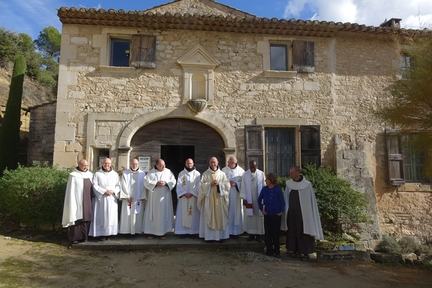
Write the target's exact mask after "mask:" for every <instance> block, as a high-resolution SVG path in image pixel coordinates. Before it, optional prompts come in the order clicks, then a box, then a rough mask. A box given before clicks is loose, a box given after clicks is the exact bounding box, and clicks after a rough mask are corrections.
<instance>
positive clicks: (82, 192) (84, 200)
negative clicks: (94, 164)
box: [62, 159, 93, 244]
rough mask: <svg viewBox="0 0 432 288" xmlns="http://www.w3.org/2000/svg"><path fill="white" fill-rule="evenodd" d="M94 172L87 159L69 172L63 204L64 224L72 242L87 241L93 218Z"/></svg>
mask: <svg viewBox="0 0 432 288" xmlns="http://www.w3.org/2000/svg"><path fill="white" fill-rule="evenodd" d="M92 179H93V173H91V172H90V171H88V163H87V160H85V159H82V160H81V161H79V163H78V167H76V168H75V170H74V171H73V172H71V173H70V174H69V179H68V182H67V187H66V194H65V199H64V205H63V219H62V226H63V228H67V237H68V239H69V241H70V243H71V244H78V241H87V239H88V233H89V229H90V221H91V220H92V219H93V212H92V205H91V197H92V193H93V188H92V187H93V186H92Z"/></svg>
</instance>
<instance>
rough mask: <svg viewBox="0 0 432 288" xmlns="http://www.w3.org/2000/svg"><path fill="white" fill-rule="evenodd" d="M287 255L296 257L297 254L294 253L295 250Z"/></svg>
mask: <svg viewBox="0 0 432 288" xmlns="http://www.w3.org/2000/svg"><path fill="white" fill-rule="evenodd" d="M289 256H290V257H294V258H295V257H297V256H298V255H297V253H295V252H291V253H290V255H289Z"/></svg>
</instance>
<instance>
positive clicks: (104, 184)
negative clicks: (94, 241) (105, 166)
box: [89, 169, 121, 237]
mask: <svg viewBox="0 0 432 288" xmlns="http://www.w3.org/2000/svg"><path fill="white" fill-rule="evenodd" d="M107 190H113V191H114V194H113V195H110V196H108V195H105V192H106V191H107ZM93 191H94V193H95V197H94V198H93V221H92V223H91V224H90V233H89V235H90V236H93V237H97V236H110V235H117V233H118V199H119V197H120V191H121V184H120V177H119V175H118V174H117V172H116V171H114V170H112V169H111V171H109V172H107V171H104V170H102V169H100V170H99V171H97V172H96V173H95V175H94V177H93Z"/></svg>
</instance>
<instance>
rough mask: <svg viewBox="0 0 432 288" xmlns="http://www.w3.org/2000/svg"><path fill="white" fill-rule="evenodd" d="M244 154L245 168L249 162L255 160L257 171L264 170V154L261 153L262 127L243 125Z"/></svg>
mask: <svg viewBox="0 0 432 288" xmlns="http://www.w3.org/2000/svg"><path fill="white" fill-rule="evenodd" d="M244 130H245V152H246V163H245V166H246V167H249V162H250V161H251V160H255V161H256V162H257V164H258V169H260V170H263V168H264V152H263V146H264V145H263V139H264V127H263V126H262V125H245V128H244Z"/></svg>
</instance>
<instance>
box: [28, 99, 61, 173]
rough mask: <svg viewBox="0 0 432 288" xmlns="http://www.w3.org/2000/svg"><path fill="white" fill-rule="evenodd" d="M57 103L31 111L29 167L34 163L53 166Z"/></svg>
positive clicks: (36, 107)
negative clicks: (45, 163)
mask: <svg viewBox="0 0 432 288" xmlns="http://www.w3.org/2000/svg"><path fill="white" fill-rule="evenodd" d="M55 114H56V103H55V102H51V103H47V104H44V105H40V106H35V107H33V108H31V110H30V132H29V139H28V146H29V149H28V154H27V165H28V166H31V165H32V163H33V161H40V162H42V163H43V162H48V164H50V165H52V164H53V153H52V152H53V149H54V131H55Z"/></svg>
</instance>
